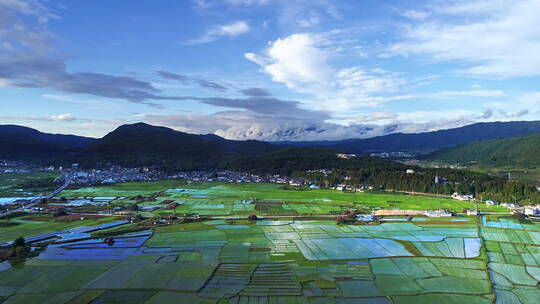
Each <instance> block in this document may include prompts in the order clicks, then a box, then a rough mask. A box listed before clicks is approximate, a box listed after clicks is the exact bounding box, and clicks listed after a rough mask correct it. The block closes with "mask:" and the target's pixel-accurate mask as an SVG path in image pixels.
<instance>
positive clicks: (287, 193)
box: [60, 180, 506, 215]
mask: <svg viewBox="0 0 540 304" xmlns="http://www.w3.org/2000/svg"><path fill="white" fill-rule="evenodd" d="M137 195H141V196H143V197H145V198H147V199H146V200H143V201H142V202H141V206H145V205H147V206H151V205H156V204H158V203H159V202H161V201H163V200H173V201H176V202H177V203H179V206H178V207H177V208H176V210H175V211H176V212H177V213H189V212H194V213H197V214H201V215H232V214H241V215H242V214H251V213H253V214H259V215H296V214H300V215H307V214H339V213H340V211H342V210H343V209H344V208H345V209H346V208H367V209H371V208H383V209H412V210H427V209H449V210H452V211H455V212H461V211H462V210H463V209H464V208H472V207H473V206H474V205H473V204H472V203H469V202H460V201H455V200H451V199H448V198H441V197H432V196H418V195H408V194H401V193H371V192H356V193H354V192H353V193H347V192H343V191H336V190H325V189H309V190H305V191H297V190H283V189H282V186H281V185H278V184H255V183H245V184H223V183H217V182H207V183H196V184H186V183H184V182H183V181H175V180H168V181H159V182H147V183H141V182H133V183H124V184H117V185H112V186H107V187H89V188H81V189H77V190H65V191H63V192H62V193H61V194H60V196H64V197H67V198H73V199H77V198H79V199H80V198H86V199H88V198H94V197H109V198H113V200H112V203H114V204H130V203H134V201H133V200H130V198H132V197H134V196H137ZM122 198H123V199H122ZM250 202H253V203H250ZM271 205H274V206H271ZM479 207H480V208H481V210H485V211H499V212H504V211H506V209H505V208H503V207H499V206H485V205H483V204H481V205H480V206H479ZM163 212H169V211H163Z"/></svg>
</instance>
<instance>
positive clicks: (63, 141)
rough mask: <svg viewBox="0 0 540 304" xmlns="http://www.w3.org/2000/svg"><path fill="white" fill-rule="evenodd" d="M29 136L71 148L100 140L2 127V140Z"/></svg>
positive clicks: (15, 126)
mask: <svg viewBox="0 0 540 304" xmlns="http://www.w3.org/2000/svg"><path fill="white" fill-rule="evenodd" d="M8 135H9V136H16V135H19V136H27V137H30V138H33V139H35V140H37V141H41V142H45V143H51V144H58V145H65V146H69V147H84V146H87V145H89V144H92V143H95V142H96V141H97V140H98V139H96V138H91V137H84V136H77V135H65V134H50V133H44V132H40V131H38V130H36V129H32V128H28V127H23V126H17V125H0V138H3V137H4V136H8Z"/></svg>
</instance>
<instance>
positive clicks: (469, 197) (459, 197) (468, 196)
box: [452, 192, 474, 201]
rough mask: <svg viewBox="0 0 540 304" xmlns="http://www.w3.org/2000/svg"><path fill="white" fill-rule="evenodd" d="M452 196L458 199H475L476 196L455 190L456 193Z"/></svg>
mask: <svg viewBox="0 0 540 304" xmlns="http://www.w3.org/2000/svg"><path fill="white" fill-rule="evenodd" d="M452 198H453V199H455V200H458V201H474V196H472V195H466V194H458V193H457V192H454V194H452Z"/></svg>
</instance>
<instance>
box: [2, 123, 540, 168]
mask: <svg viewBox="0 0 540 304" xmlns="http://www.w3.org/2000/svg"><path fill="white" fill-rule="evenodd" d="M532 133H540V121H516V122H490V123H477V124H472V125H468V126H464V127H460V128H454V129H448V130H440V131H434V132H425V133H417V134H402V133H397V134H390V135H385V136H379V137H373V138H367V139H347V140H342V141H327V142H287V143H283V142H281V143H268V142H261V141H256V140H247V141H235V140H227V139H224V138H221V137H219V136H216V135H195V134H188V133H184V132H179V131H175V130H173V129H170V128H166V127H157V126H151V125H148V124H145V123H135V124H128V125H123V126H120V127H118V128H117V129H115V130H114V131H112V132H110V133H109V134H107V135H106V136H104V137H103V138H101V139H95V138H88V137H81V136H75V135H59V134H47V133H43V132H39V131H37V130H34V129H31V128H27V127H22V126H14V125H0V146H1V147H2V149H0V159H19V160H32V161H41V162H54V163H63V164H66V163H70V162H78V163H80V164H81V165H82V166H88V167H90V166H95V165H107V164H116V165H122V166H160V167H165V168H183V169H204V168H212V167H217V166H218V165H219V166H224V165H228V166H232V167H235V168H244V167H246V168H247V167H249V165H248V164H250V163H255V162H264V161H265V159H267V160H269V159H272V160H273V161H278V162H281V163H282V164H281V165H282V166H288V165H287V164H290V163H291V161H292V160H287V157H291V156H293V155H296V157H298V158H305V159H310V163H313V162H315V161H316V159H317V157H320V155H326V154H327V152H321V151H333V152H332V153H334V154H335V151H342V152H348V153H357V154H368V153H372V152H396V151H413V152H423V153H427V152H432V151H436V150H441V149H442V150H444V149H445V148H449V147H456V146H458V145H462V144H468V143H472V142H478V141H484V140H493V139H504V138H513V137H516V136H522V135H528V134H532ZM509 142H510V143H511V144H509V145H514V146H517V145H527V143H528V144H529V145H531V143H530V142H529V140H526V141H520V140H513V139H512V140H509ZM283 145H287V146H289V147H290V146H299V147H298V148H297V149H288V150H287V149H285V148H286V147H283ZM479 145H481V146H486V145H489V147H490V148H486V149H488V150H496V151H501V152H500V154H501V155H500V156H493V157H489V158H487V157H488V154H487V152H485V153H482V154H480V155H475V156H473V155H472V154H473V152H475V151H484V150H479V149H478V147H479V146H475V145H471V146H467V145H466V146H464V147H459V148H455V149H450V150H448V152H440V154H437V153H435V154H431V155H430V156H429V157H432V158H433V159H436V160H449V161H455V162H464V161H474V160H476V161H478V160H479V159H483V158H485V161H487V162H489V161H495V162H497V163H505V162H506V161H503V160H502V159H503V156H504V155H503V154H505V153H507V152H506V151H502V150H501V149H502V148H500V149H492V148H491V147H492V145H499V142H497V141H494V143H491V142H488V144H486V143H479ZM533 146H534V145H533ZM307 147H323V148H325V149H304V148H307ZM514 150H515V151H516V152H515V153H514V152H513V153H514V154H508V156H506V157H508V158H510V157H511V156H510V155H517V154H518V152H519V151H529V150H527V149H525V150H524V149H522V148H519V147H515V148H514ZM279 151H288V152H287V153H285V154H286V157H285V156H283V157H282V156H280V153H283V152H279ZM310 151H311V152H310ZM458 151H461V152H458ZM465 151H467V152H465ZM310 153H315V154H316V155H317V156H313V155H308V154H310ZM325 153H326V154H325ZM529 153H531V152H529ZM259 155H261V157H258V156H259ZM458 155H459V157H458ZM263 156H264V157H263ZM527 156H528V155H527V153H525V152H524V155H523V157H525V158H523V160H522V161H520V163H522V164H523V163H527V162H528V160H527V158H526V157H527ZM293 158H294V157H293ZM514 159H515V158H514ZM325 161H329V160H328V159H326V160H325ZM332 161H333V160H332ZM240 162H244V164H240Z"/></svg>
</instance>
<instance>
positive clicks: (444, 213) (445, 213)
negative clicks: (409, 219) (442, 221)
mask: <svg viewBox="0 0 540 304" xmlns="http://www.w3.org/2000/svg"><path fill="white" fill-rule="evenodd" d="M424 215H425V216H427V217H451V216H452V213H450V212H448V211H446V210H427V211H426V212H425V213H424Z"/></svg>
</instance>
